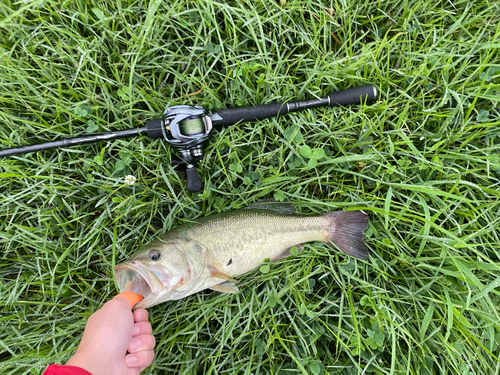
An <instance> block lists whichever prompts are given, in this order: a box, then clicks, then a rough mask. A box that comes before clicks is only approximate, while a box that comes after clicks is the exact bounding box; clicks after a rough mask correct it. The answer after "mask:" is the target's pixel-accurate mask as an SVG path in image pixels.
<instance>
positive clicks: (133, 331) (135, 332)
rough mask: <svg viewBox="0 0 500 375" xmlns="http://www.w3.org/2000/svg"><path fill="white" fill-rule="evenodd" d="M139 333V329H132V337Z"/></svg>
mask: <svg viewBox="0 0 500 375" xmlns="http://www.w3.org/2000/svg"><path fill="white" fill-rule="evenodd" d="M140 331H141V330H140V329H139V327H134V329H133V330H132V336H137V335H138V334H139V333H140Z"/></svg>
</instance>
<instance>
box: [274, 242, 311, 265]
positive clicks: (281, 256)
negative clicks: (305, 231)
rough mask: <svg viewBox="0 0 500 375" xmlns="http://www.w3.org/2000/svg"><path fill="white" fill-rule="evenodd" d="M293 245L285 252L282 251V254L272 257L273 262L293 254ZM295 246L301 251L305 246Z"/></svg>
mask: <svg viewBox="0 0 500 375" xmlns="http://www.w3.org/2000/svg"><path fill="white" fill-rule="evenodd" d="M292 247H293V246H292ZM292 247H289V248H288V249H286V250H285V251H284V252H283V253H281V254H280V255H278V256H277V257H275V258H273V259H271V262H276V261H277V260H281V259H285V258H286V257H289V256H290V255H292V254H291V253H290V249H291V248H292ZM295 247H296V248H297V249H298V250H299V253H300V252H302V250H304V246H302V245H300V244H298V245H295Z"/></svg>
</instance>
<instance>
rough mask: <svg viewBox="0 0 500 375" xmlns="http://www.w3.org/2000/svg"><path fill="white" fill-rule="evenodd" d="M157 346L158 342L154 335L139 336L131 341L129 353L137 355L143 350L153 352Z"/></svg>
mask: <svg viewBox="0 0 500 375" xmlns="http://www.w3.org/2000/svg"><path fill="white" fill-rule="evenodd" d="M155 345H156V340H155V337H154V336H153V335H139V336H135V337H134V338H132V340H130V344H129V345H128V348H127V351H128V352H129V353H137V352H140V351H141V350H151V349H153V348H154V347H155Z"/></svg>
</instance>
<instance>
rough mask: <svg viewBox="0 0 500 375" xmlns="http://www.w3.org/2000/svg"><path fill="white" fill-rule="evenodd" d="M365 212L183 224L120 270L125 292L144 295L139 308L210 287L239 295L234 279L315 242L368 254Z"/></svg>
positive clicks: (247, 216)
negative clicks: (290, 251)
mask: <svg viewBox="0 0 500 375" xmlns="http://www.w3.org/2000/svg"><path fill="white" fill-rule="evenodd" d="M367 221H368V216H367V215H365V214H364V213H363V212H361V211H349V212H342V211H336V212H328V213H326V214H323V215H316V216H306V215H291V214H283V213H279V212H276V211H269V210H261V209H242V210H238V211H233V212H229V213H224V214H219V215H211V216H208V217H205V218H203V219H201V220H199V221H198V222H196V223H188V224H184V225H181V226H179V227H177V228H174V229H173V230H171V231H169V232H167V233H165V234H164V235H163V236H161V237H160V238H159V239H158V240H156V241H153V242H151V243H150V244H148V245H146V246H144V247H143V248H142V249H141V250H139V251H138V252H136V253H135V254H134V255H133V256H132V257H131V258H130V259H129V260H128V261H127V262H124V263H122V264H119V265H117V266H116V268H115V275H116V279H117V284H118V286H119V288H120V291H123V290H132V291H134V292H136V293H139V294H142V295H144V300H143V301H141V302H140V303H139V304H138V305H137V307H150V306H153V305H156V304H158V303H161V302H164V301H168V300H176V299H180V298H184V297H186V296H188V295H191V294H194V293H196V292H198V291H201V290H204V289H208V288H211V289H213V290H217V291H220V292H229V293H234V292H236V291H238V289H237V287H236V286H235V285H234V281H235V280H234V279H233V277H236V276H239V275H242V274H244V273H247V272H249V271H251V270H253V269H255V268H257V267H259V266H261V265H262V264H263V263H264V261H265V260H266V259H271V260H273V259H280V258H282V257H284V256H287V255H289V249H290V248H291V247H293V246H294V245H300V244H302V243H305V242H311V241H324V242H327V243H332V242H333V243H334V244H335V245H336V246H338V247H339V248H340V249H341V250H343V251H344V252H346V253H347V254H350V255H353V256H356V257H358V258H366V257H367V256H368V253H367V249H366V246H365V244H364V241H363V232H364V230H365V229H366V227H367Z"/></svg>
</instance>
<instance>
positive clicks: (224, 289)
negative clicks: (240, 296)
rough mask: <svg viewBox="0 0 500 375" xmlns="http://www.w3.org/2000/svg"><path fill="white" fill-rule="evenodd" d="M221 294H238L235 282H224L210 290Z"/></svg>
mask: <svg viewBox="0 0 500 375" xmlns="http://www.w3.org/2000/svg"><path fill="white" fill-rule="evenodd" d="M209 289H212V290H215V291H216V292H220V293H237V292H238V291H239V289H238V287H237V286H236V284H235V283H234V282H233V281H224V282H223V283H221V284H217V285H214V286H213V287H211V288H209Z"/></svg>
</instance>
